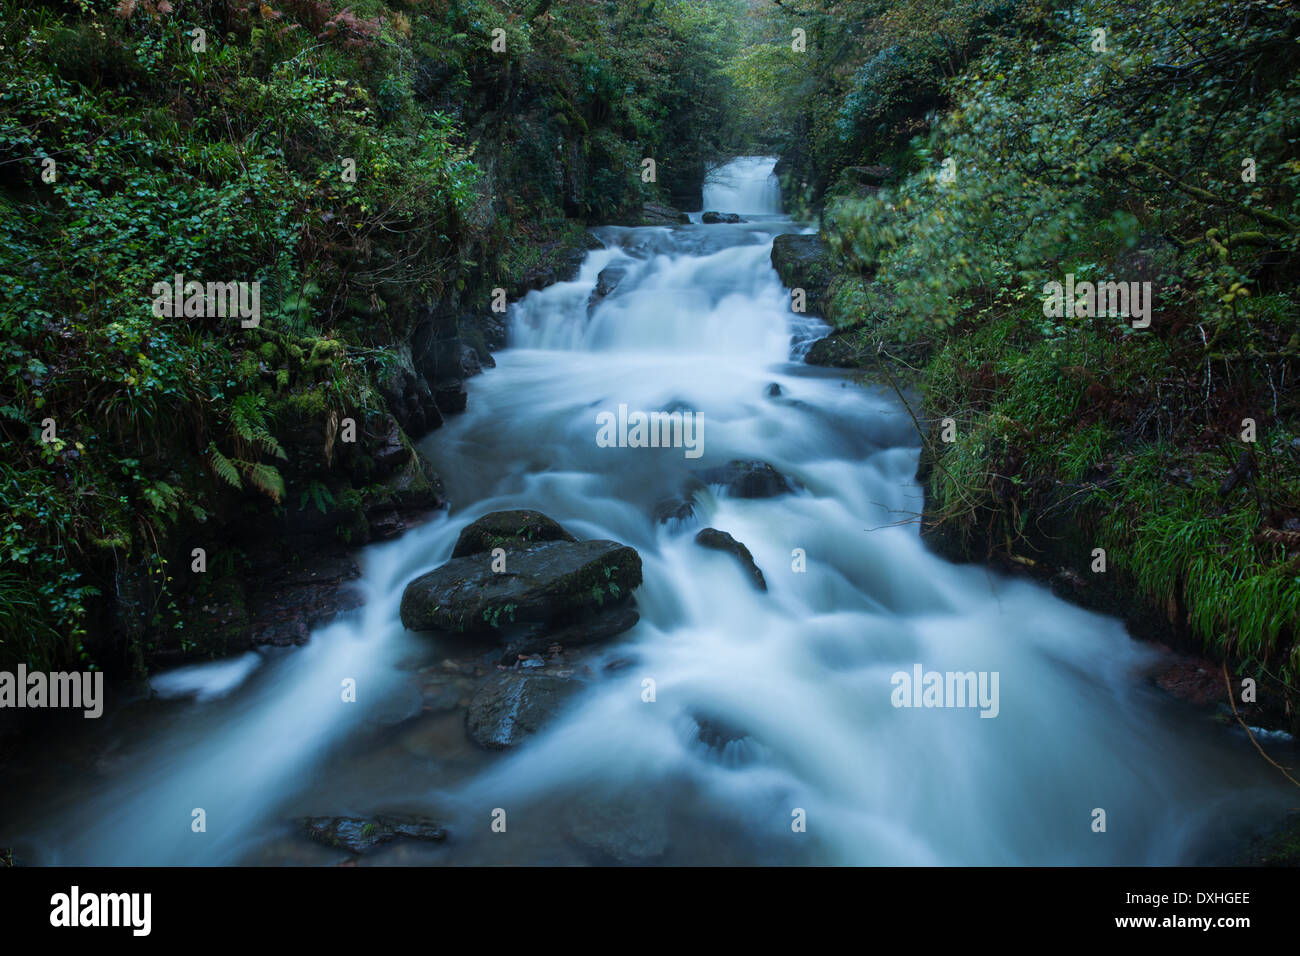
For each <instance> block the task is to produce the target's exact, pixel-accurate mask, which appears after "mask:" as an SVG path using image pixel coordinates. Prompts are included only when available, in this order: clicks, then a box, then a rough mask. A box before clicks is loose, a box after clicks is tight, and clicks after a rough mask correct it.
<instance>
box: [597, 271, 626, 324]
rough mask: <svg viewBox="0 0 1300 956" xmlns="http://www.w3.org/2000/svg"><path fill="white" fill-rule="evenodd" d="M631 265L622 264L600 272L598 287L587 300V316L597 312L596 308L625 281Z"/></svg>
mask: <svg viewBox="0 0 1300 956" xmlns="http://www.w3.org/2000/svg"><path fill="white" fill-rule="evenodd" d="M629 265H630V263H627V262H620V263H617V264H615V265H609V266H605V268H603V269H601V270H600V275H598V276H596V287H595V288H594V289H592V290H591V296H590V297H589V298H588V299H587V314H588V315H591V313H593V312H595V311H596V306H598V305H600V303H601V302H603V301H605V299H606V297H607V296H609V295H611V294H612V293H613V292H614V290H615V289H617V288H618V284H619V283H620V282H622V281H623V277H624V276H626V275H627V270H628V267H629Z"/></svg>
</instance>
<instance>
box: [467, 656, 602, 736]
mask: <svg viewBox="0 0 1300 956" xmlns="http://www.w3.org/2000/svg"><path fill="white" fill-rule="evenodd" d="M581 688H582V683H581V682H580V681H576V680H574V679H572V678H569V677H554V676H551V675H549V674H532V675H530V674H524V673H502V674H497V675H495V676H493V677H489V678H488V679H487V680H486V681H484V682H483V684H482V685H481V686H480V687H479V689H478V691H477V692H476V693H475V694H474V697H473V699H472V700H471V701H470V703H469V711H468V712H467V713H466V714H465V730H466V732H467V733H468V734H469V737H470V739H471V740H473V741H474V742H475V743H476V744H478V745H479V746H480V747H485V748H487V749H488V750H504V749H506V748H507V747H513V746H515V745H516V744H518V743H519V742H520V741H522V740H523V739H524V738H526V737H529V736H531V735H532V734H534V733H536V732H537V731H538V730H540V729H541V728H542V725H543V724H545V723H546V722H547V721H548V720H549V719H550V718H551V717H552V716H553V715H554V714H555V713H556V712H557V711H559V710H560V709H561V708H563V707H564V705H565V704H567V703H568V702H569V701H570V700H571V699H572V698H573V696H574V695H575V694H577V693H578V691H579V690H581Z"/></svg>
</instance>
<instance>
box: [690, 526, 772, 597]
mask: <svg viewBox="0 0 1300 956" xmlns="http://www.w3.org/2000/svg"><path fill="white" fill-rule="evenodd" d="M695 543H696V544H698V545H700V546H701V547H704V548H712V549H713V550H714V551H725V552H727V553H728V554H732V555H735V556H736V559H737V560H738V561H740V564H741V566H742V567H743V568H744V569H745V573H746V574H748V575H749V579H750V580H751V581H752V582H753V584H754V587H756V588H757V589H758V590H760V591H766V590H767V582H766V581H765V580H763V572H762V571H760V570H759V569H758V565H757V564H755V563H754V556H753V555H752V554H750V553H749V548H747V547H745V546H744V545H743V544H741V543H740V542H739V541H737V540H736V539H735V538H733V537H732V536H731V535H729V534H727V532H725V531H719V530H718V529H717V528H705V529H703V530H702V531H700V533H699V534H697V535H696V536H695Z"/></svg>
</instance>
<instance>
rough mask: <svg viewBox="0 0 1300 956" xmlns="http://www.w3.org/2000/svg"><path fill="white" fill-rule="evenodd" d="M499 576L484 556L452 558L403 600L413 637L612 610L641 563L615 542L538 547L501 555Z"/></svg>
mask: <svg viewBox="0 0 1300 956" xmlns="http://www.w3.org/2000/svg"><path fill="white" fill-rule="evenodd" d="M505 561H506V564H505V568H506V570H504V571H496V570H494V569H493V565H494V563H495V562H494V559H493V558H492V557H491V556H490V555H488V554H482V553H480V554H471V555H468V556H466V557H461V558H453V559H452V560H450V561H448V562H447V563H446V564H444V565H442V567H440V568H437V569H435V570H433V571H430V572H428V573H427V574H423V575H421V576H420V577H418V578H416V579H415V580H414V581H412V582H411V583H410V584H408V585H407V587H406V591H405V592H404V593H403V594H402V606H401V615H402V624H403V625H404V626H405V627H407V628H408V629H410V630H412V631H450V632H456V633H467V632H469V633H488V634H495V633H499V632H500V630H501V629H502V628H506V627H509V626H510V625H511V624H515V623H520V624H523V623H530V624H532V623H539V622H540V623H544V624H551V623H555V624H557V625H560V624H562V623H564V622H565V621H566V620H568V619H571V618H572V617H575V616H578V615H581V614H582V613H583V612H587V611H591V610H595V609H599V608H602V607H606V606H613V605H617V604H618V603H620V602H621V601H624V600H626V599H627V598H628V597H629V596H630V595H631V593H632V591H633V590H634V589H635V588H636V587H638V586H639V585H640V584H641V557H640V555H638V554H637V553H636V551H635V550H633V549H632V548H629V547H627V546H626V545H622V544H619V543H618V542H617V541H545V542H542V543H540V544H533V545H531V546H528V547H525V548H524V549H522V550H513V551H512V550H510V549H508V548H507V553H506V558H505Z"/></svg>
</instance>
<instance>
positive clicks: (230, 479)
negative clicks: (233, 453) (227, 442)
mask: <svg viewBox="0 0 1300 956" xmlns="http://www.w3.org/2000/svg"><path fill="white" fill-rule="evenodd" d="M208 459H209V461H211V462H212V470H213V471H215V472H216V473H217V476H218V477H219V478H221V480H222V481H224V482H225V483H226V484H228V485H234V486H235V487H236V488H240V489H242V488H243V487H244V483H243V482H242V481H241V480H240V478H239V469H238V468H236V467H235V463H234V462H233V461H231V460H230V459H229V458H227V457H226V456H225V455H223V454H221V452H219V451H218V450H217V446H216V445H213V444H209V445H208Z"/></svg>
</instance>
